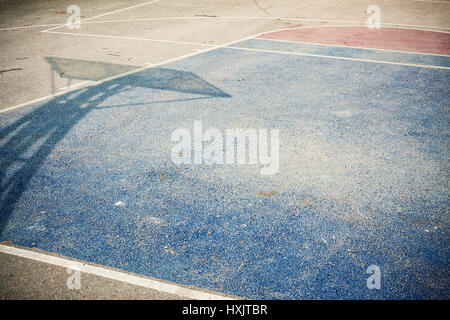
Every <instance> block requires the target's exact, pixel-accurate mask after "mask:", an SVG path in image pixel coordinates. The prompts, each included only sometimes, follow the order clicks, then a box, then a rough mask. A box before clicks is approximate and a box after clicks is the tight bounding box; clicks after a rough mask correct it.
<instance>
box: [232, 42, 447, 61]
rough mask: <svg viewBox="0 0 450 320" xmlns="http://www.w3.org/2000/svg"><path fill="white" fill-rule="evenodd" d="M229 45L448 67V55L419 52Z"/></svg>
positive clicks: (272, 44)
mask: <svg viewBox="0 0 450 320" xmlns="http://www.w3.org/2000/svg"><path fill="white" fill-rule="evenodd" d="M231 47H234V48H247V49H256V50H271V51H282V52H286V53H299V54H310V55H320V56H326V57H342V58H353V59H365V60H372V61H385V62H394V63H404V64H417V65H424V66H435V67H444V68H450V57H448V56H440V55H430V54H420V53H408V52H398V51H397V52H396V51H385V50H376V49H364V48H350V47H340V46H331V45H320V44H309V43H295V42H284V41H277V40H267V39H250V40H246V41H241V42H238V43H235V44H233V45H232V46H231Z"/></svg>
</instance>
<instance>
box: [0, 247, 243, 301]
mask: <svg viewBox="0 0 450 320" xmlns="http://www.w3.org/2000/svg"><path fill="white" fill-rule="evenodd" d="M0 252H2V253H6V254H10V255H14V256H18V257H22V258H27V259H31V260H35V261H39V262H44V263H48V264H52V265H55V266H59V267H63V268H72V269H74V268H76V269H78V270H79V271H80V272H82V273H87V274H92V275H95V276H100V277H103V278H108V279H112V280H116V281H121V282H125V283H129V284H132V285H136V286H140V287H144V288H148V289H152V290H157V291H160V292H164V293H168V294H173V295H177V296H179V297H183V298H188V299H194V300H235V299H233V298H231V297H228V296H225V295H220V294H213V293H208V292H205V291H201V290H196V289H191V288H186V287H183V286H180V285H177V284H172V283H168V282H164V281H160V280H157V279H149V278H144V277H140V276H137V275H132V274H129V273H125V272H120V271H116V270H111V269H107V268H104V267H99V266H94V265H91V264H88V263H82V262H78V261H74V260H70V259H65V258H61V257H56V256H53V255H49V254H44V253H40V252H36V251H32V250H25V249H21V248H17V247H13V246H6V245H2V244H1V245H0Z"/></svg>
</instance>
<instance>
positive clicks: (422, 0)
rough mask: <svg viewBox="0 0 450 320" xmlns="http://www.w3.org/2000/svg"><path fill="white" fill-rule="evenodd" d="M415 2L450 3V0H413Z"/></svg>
mask: <svg viewBox="0 0 450 320" xmlns="http://www.w3.org/2000/svg"><path fill="white" fill-rule="evenodd" d="M413 1H414V2H430V3H445V4H450V1H438V0H413Z"/></svg>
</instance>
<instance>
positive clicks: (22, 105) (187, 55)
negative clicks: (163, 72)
mask: <svg viewBox="0 0 450 320" xmlns="http://www.w3.org/2000/svg"><path fill="white" fill-rule="evenodd" d="M261 34H262V33H258V34H256V35H251V36H248V37H245V38H243V39H239V40H234V41H231V42H227V43H223V44H219V45H216V46H212V47H209V48H206V49H201V50H198V51H195V52H192V53H188V54H185V55H182V56H179V57H175V58H172V59H168V60H164V61H161V62H159V63H155V64H150V63H146V66H145V67H142V68H138V69H135V70H131V71H127V72H124V73H121V74H119V75H115V76H112V77H108V78H105V79H102V80H100V81H95V82H94V81H89V82H88V83H85V85H84V86H80V84H74V85H72V86H71V87H70V90H68V91H66V92H58V93H54V94H50V95H48V96H45V97H41V98H37V99H33V100H31V101H27V102H24V103H20V104H17V105H14V106H11V107H9V108H5V109H2V110H0V114H1V113H4V112H8V111H13V110H15V109H19V108H22V107H26V106H29V105H32V104H34V103H38V102H42V101H46V100H48V99H51V98H54V97H57V96H60V95H63V94H66V93H68V92H71V91H74V90H76V89H80V88H83V87H90V86H95V85H99V84H101V83H103V82H106V81H110V80H114V79H117V78H120V77H124V76H127V75H130V74H134V73H137V72H140V71H143V70H146V69H149V68H154V67H157V66H161V65H164V64H167V63H170V62H174V61H177V60H181V59H185V58H188V57H192V56H195V55H198V54H201V53H205V52H208V51H211V50H214V49H218V48H222V47H225V46H228V45H232V44H234V43H237V42H240V41H245V40H247V39H251V38H253V37H254V36H258V35H261ZM77 85H78V87H77Z"/></svg>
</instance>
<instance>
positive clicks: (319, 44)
mask: <svg viewBox="0 0 450 320" xmlns="http://www.w3.org/2000/svg"><path fill="white" fill-rule="evenodd" d="M255 40H265V41H276V42H287V43H300V44H312V45H318V46H328V47H339V48H350V49H364V50H374V51H387V52H398V53H411V54H419V55H427V56H438V57H448V58H450V55H445V54H437V53H424V52H414V51H404V50H392V49H377V48H367V47H355V46H343V45H339V44H327V43H315V42H305V41H293V40H281V39H270V38H255Z"/></svg>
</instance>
